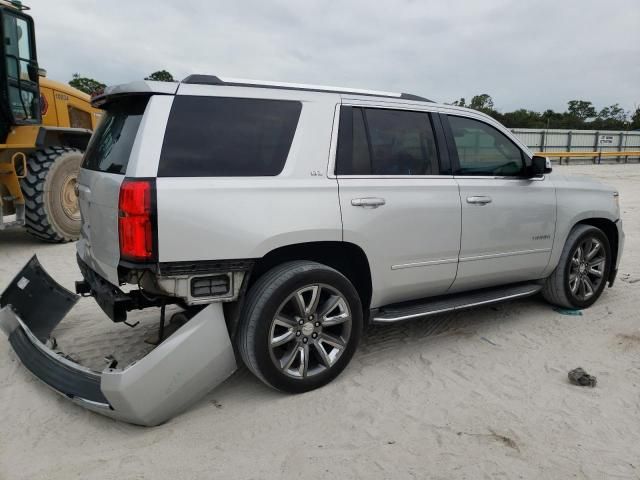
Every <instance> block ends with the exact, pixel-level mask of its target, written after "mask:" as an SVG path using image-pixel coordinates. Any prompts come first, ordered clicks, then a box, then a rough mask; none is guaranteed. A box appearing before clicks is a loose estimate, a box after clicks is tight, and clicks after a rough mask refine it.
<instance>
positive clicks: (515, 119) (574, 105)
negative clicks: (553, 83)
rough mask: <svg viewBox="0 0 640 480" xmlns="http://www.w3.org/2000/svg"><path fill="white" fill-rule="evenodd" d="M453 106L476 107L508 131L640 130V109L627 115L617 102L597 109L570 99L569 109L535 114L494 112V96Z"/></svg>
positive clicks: (485, 96)
mask: <svg viewBox="0 0 640 480" xmlns="http://www.w3.org/2000/svg"><path fill="white" fill-rule="evenodd" d="M450 105H458V106H461V107H467V108H473V109H474V110H479V111H480V112H483V113H486V114H487V115H489V116H491V117H493V118H495V119H496V120H498V121H499V122H500V123H502V124H503V125H505V126H506V127H509V128H563V129H573V130H637V129H640V107H637V108H636V110H635V111H634V112H628V111H626V110H625V109H624V108H622V107H621V106H620V105H619V104H618V103H615V104H613V105H611V106H608V107H604V108H602V109H601V110H596V107H595V106H594V105H593V103H592V102H589V101H587V100H570V101H569V102H568V103H567V110H566V111H564V112H555V111H553V110H551V109H549V110H545V111H544V112H542V113H540V112H536V111H534V110H527V109H526V108H519V109H517V110H514V111H513V112H505V113H501V112H499V111H498V110H496V109H495V107H494V104H493V99H492V98H491V95H488V94H486V93H483V94H481V95H475V96H474V97H473V98H472V99H471V101H470V102H469V103H467V102H466V100H465V99H464V98H461V99H460V100H456V101H455V102H452V103H451V104H450Z"/></svg>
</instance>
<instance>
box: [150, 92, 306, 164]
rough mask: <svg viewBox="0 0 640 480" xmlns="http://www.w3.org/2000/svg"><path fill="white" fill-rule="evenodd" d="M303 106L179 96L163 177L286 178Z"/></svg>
mask: <svg viewBox="0 0 640 480" xmlns="http://www.w3.org/2000/svg"><path fill="white" fill-rule="evenodd" d="M301 110H302V104H301V103H300V102H298V101H291V100H268V99H255V98H227V97H199V96H183V95H178V96H176V97H175V99H174V101H173V105H172V107H171V114H170V116H169V121H168V123H167V130H166V133H165V137H164V144H163V146H162V154H161V156H160V165H159V167H158V176H159V177H247V176H275V175H278V174H280V172H282V169H283V168H284V165H285V162H286V160H287V156H288V155H289V150H290V148H291V143H292V142H293V136H294V134H295V132H296V127H297V125H298V119H299V118H300V112H301Z"/></svg>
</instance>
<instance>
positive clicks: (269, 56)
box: [25, 0, 640, 111]
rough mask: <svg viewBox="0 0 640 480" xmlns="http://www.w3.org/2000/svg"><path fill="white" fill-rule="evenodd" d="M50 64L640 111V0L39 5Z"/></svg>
mask: <svg viewBox="0 0 640 480" xmlns="http://www.w3.org/2000/svg"><path fill="white" fill-rule="evenodd" d="M25 3H26V4H27V5H29V6H31V8H32V10H31V12H30V13H31V14H32V15H33V17H34V19H35V22H36V34H37V40H38V55H39V61H40V65H41V66H42V67H44V68H46V69H47V71H48V72H49V77H51V78H53V79H56V80H64V81H68V80H69V79H70V78H71V75H72V74H73V73H74V72H79V73H81V74H83V75H85V76H89V77H93V78H96V79H97V80H100V81H102V82H104V83H107V84H113V83H123V82H127V81H131V80H137V79H141V78H143V77H144V76H146V75H148V74H149V73H151V72H153V71H155V70H160V69H167V70H169V71H170V72H171V73H172V74H173V75H174V76H175V77H176V78H183V77H185V76H186V75H188V74H190V73H210V74H217V75H220V76H232V77H241V78H257V79H262V80H277V81H287V82H302V83H316V84H326V85H339V86H347V87H360V88H371V89H379V90H391V91H404V92H410V93H414V94H417V95H423V96H426V97H428V98H431V99H433V100H437V101H442V102H451V101H453V100H455V99H457V98H460V97H465V98H467V100H469V99H470V97H472V96H473V95H474V94H478V93H488V94H490V95H491V96H492V97H493V99H494V102H495V105H496V107H497V108H498V109H499V110H501V111H508V110H512V109H515V108H519V107H524V108H529V109H533V110H544V109H546V108H553V109H555V110H560V111H563V110H564V109H565V107H566V103H567V101H568V100H571V99H576V98H579V99H586V100H591V101H593V102H594V104H595V106H596V108H598V109H599V108H602V107H603V106H606V105H610V104H612V103H616V102H618V103H620V104H621V105H622V106H623V107H624V108H625V109H627V110H631V109H633V108H634V106H635V105H640V0H607V1H602V0H540V1H533V0H526V1H525V0H415V1H412V0H398V1H380V0H379V1H377V2H376V1H371V0H368V1H367V0H362V1H360V0H357V1H356V0H353V1H352V0H348V1H347V0H340V1H338V0H323V1H316V0H313V1H305V0H297V1H296V0H273V1H270V0H248V1H242V0H236V1H204V0H175V1H171V2H167V1H160V0H157V1H153V0H136V1H125V0H108V1H107V0H56V1H52V0H25Z"/></svg>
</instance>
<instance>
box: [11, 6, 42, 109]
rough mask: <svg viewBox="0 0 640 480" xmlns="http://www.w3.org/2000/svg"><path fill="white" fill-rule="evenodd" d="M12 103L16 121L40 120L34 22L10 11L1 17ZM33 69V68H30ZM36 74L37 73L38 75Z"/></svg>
mask: <svg viewBox="0 0 640 480" xmlns="http://www.w3.org/2000/svg"><path fill="white" fill-rule="evenodd" d="M2 29H3V36H4V38H3V41H4V56H5V73H6V77H7V82H8V86H9V91H8V94H9V104H10V108H11V111H12V113H13V115H14V118H15V119H16V120H17V121H25V120H27V121H28V120H31V121H37V120H38V114H39V110H40V106H39V95H36V94H37V93H38V92H37V83H35V82H36V81H37V78H35V77H34V72H35V70H34V68H35V62H34V60H35V52H34V49H33V45H32V44H31V38H32V31H31V24H30V23H29V22H27V20H26V19H25V18H22V17H19V16H16V15H14V14H12V13H9V12H7V11H5V12H3V20H2ZM30 70H31V71H30ZM35 75H36V76H37V74H35Z"/></svg>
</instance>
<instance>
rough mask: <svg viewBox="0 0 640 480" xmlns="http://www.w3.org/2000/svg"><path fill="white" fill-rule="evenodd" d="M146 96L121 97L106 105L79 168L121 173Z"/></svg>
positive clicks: (124, 168)
mask: <svg viewBox="0 0 640 480" xmlns="http://www.w3.org/2000/svg"><path fill="white" fill-rule="evenodd" d="M148 100H149V97H130V98H124V99H122V100H120V101H119V102H116V103H113V104H110V105H107V107H106V110H107V113H106V115H104V116H103V118H102V120H101V121H100V125H99V126H98V128H97V129H96V131H95V133H94V134H93V136H92V137H91V141H90V142H89V145H88V146H87V151H86V153H85V155H84V161H83V163H82V168H86V169H88V170H96V171H98V172H105V173H116V174H120V175H124V174H125V173H126V171H127V165H128V163H129V156H130V155H131V149H132V148H133V142H134V140H135V139H136V135H137V133H138V127H139V126H140V121H141V120H142V115H143V114H144V109H145V108H146V106H147V102H148Z"/></svg>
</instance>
